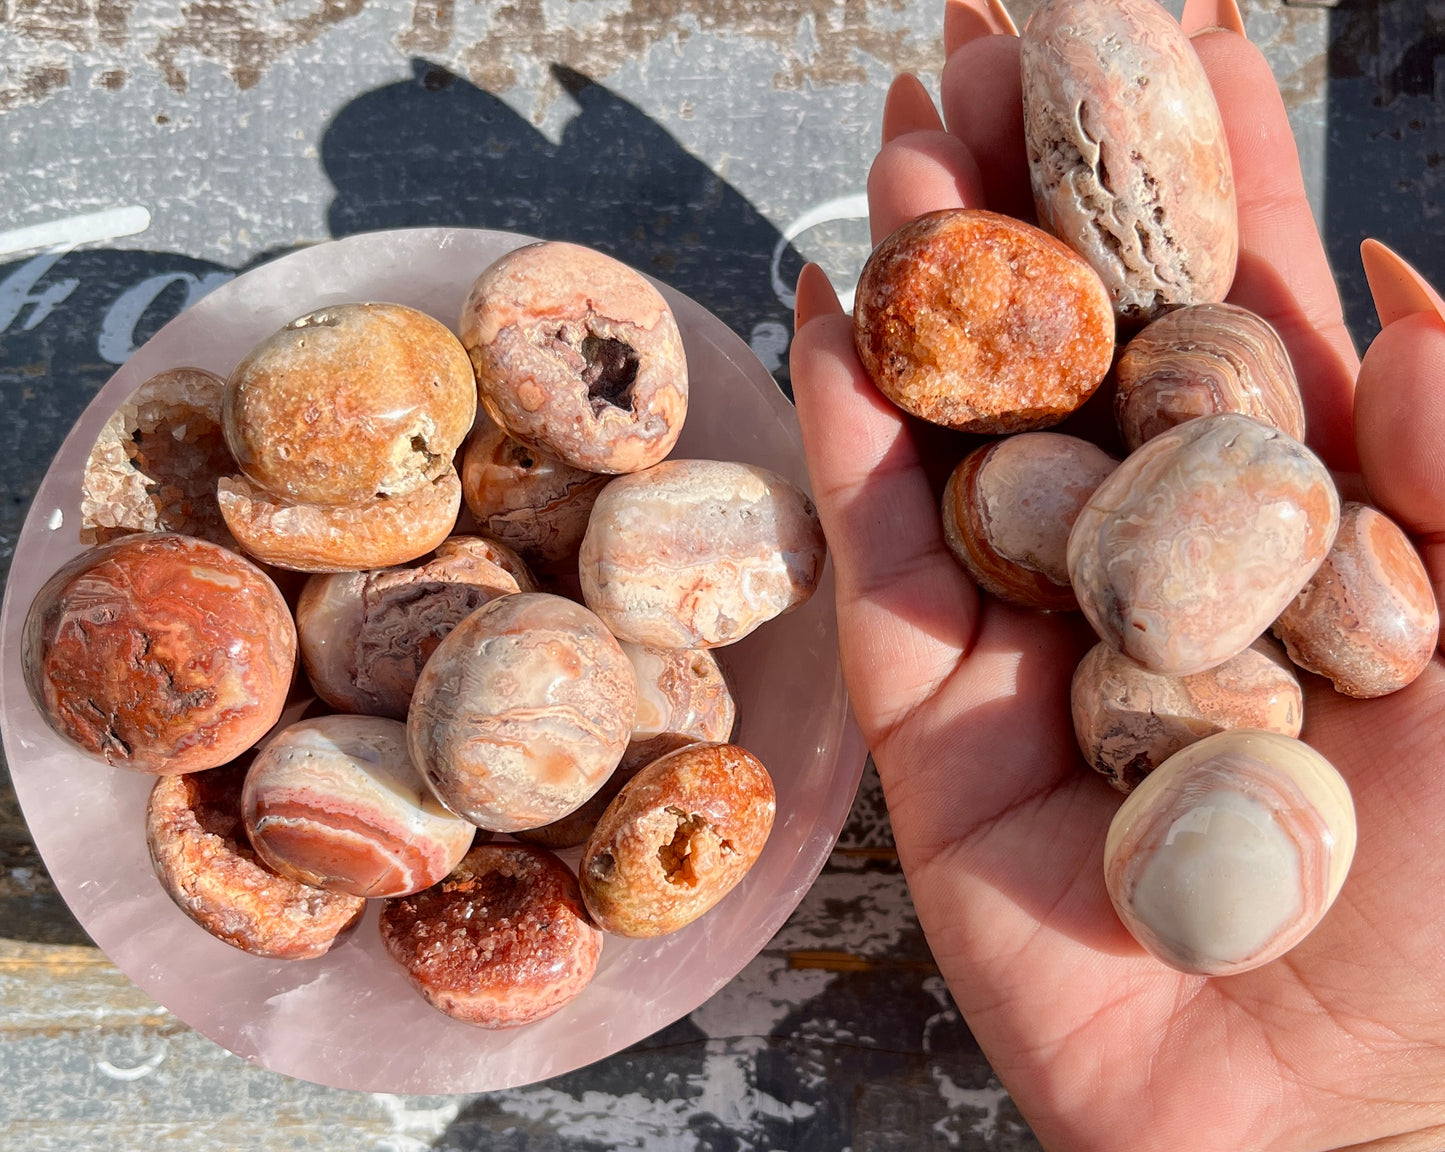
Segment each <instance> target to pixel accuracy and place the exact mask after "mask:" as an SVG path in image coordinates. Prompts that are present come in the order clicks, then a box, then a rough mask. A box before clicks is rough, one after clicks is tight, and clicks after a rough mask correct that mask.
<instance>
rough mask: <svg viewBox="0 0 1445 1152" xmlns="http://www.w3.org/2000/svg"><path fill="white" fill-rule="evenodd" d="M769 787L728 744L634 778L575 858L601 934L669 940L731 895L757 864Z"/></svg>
mask: <svg viewBox="0 0 1445 1152" xmlns="http://www.w3.org/2000/svg"><path fill="white" fill-rule="evenodd" d="M776 808H777V801H776V797H775V794H774V791H773V781H772V777H770V776H769V775H768V771H767V769H766V768H764V767H763V765H762V763H761V762H760V761H759V760H758V759H757V757H755V756H753V755H752V754H751V753H750V752H748V751H746V750H745V749H743V748H740V747H738V746H737V745H735V744H689V745H688V746H687V747H685V748H680V749H678V750H677V751H676V752H672V753H669V754H668V755H666V756H664V757H662V758H661V759H660V760H654V761H653V762H652V763H651V764H649V765H648V766H647V767H646V768H644V769H643V770H642V771H640V772H639V773H638V774H637V775H636V776H634V777H633V778H632V780H631V781H630V782H629V783H628V784H627V786H626V787H625V788H623V790H622V791H621V793H619V794H618V796H617V799H615V800H614V801H613V802H612V803H611V805H609V806H608V809H607V811H606V812H604V813H603V814H602V819H601V820H599V821H598V823H597V827H596V829H595V830H594V831H593V833H592V835H591V836H590V837H588V840H587V844H586V846H585V847H584V848H583V849H582V863H581V865H580V867H579V870H578V879H579V880H580V881H581V884H582V898H583V900H585V901H586V904H587V910H588V911H589V912H590V913H591V914H592V916H593V918H594V919H595V920H596V921H597V923H598V924H599V925H601V926H602V928H603V930H604V931H607V932H612V933H615V934H616V935H619V936H632V937H651V936H661V935H664V934H666V933H669V932H675V931H677V930H678V929H679V928H682V927H684V926H686V925H688V924H690V923H692V922H693V921H694V920H696V919H697V918H698V917H699V916H701V915H702V914H703V913H704V912H706V911H708V910H709V909H710V908H712V907H713V906H714V905H716V904H717V903H718V901H720V900H721V899H722V898H723V897H724V896H726V895H727V894H728V893H729V892H731V891H732V889H733V888H734V887H736V885H737V883H738V882H739V881H740V880H741V879H742V878H743V877H744V876H745V875H746V874H747V872H748V869H750V868H751V867H752V866H753V864H754V863H755V862H756V861H757V858H758V856H759V855H761V853H762V850H763V846H764V844H766V843H767V839H768V833H769V832H771V831H772V827H773V816H774V813H775V811H776Z"/></svg>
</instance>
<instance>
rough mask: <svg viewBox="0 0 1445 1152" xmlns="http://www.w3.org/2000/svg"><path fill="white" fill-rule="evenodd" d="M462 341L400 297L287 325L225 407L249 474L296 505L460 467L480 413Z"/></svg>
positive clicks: (367, 496)
mask: <svg viewBox="0 0 1445 1152" xmlns="http://www.w3.org/2000/svg"><path fill="white" fill-rule="evenodd" d="M476 408H477V394H476V383H475V381H474V380H473V379H472V373H471V365H470V364H469V363H468V361H467V355H466V352H465V351H464V350H463V348H462V346H461V344H460V343H459V342H458V340H457V338H456V337H455V336H453V335H452V333H451V332H450V331H449V330H448V329H447V327H446V325H444V324H442V323H441V322H440V321H437V320H434V319H432V318H431V317H430V316H428V315H426V314H425V313H422V312H418V311H417V310H416V309H414V308H407V307H404V306H403V305H400V304H337V305H333V306H331V307H329V308H322V309H318V310H317V311H315V312H310V313H308V314H307V315H305V316H301V317H299V318H297V319H295V320H293V321H291V323H289V324H287V325H286V326H285V327H284V328H282V329H281V331H279V332H277V333H275V334H274V335H273V336H271V337H270V338H269V339H267V340H265V341H263V342H262V343H261V344H259V345H257V346H256V348H254V349H253V350H252V351H251V352H250V353H249V354H247V356H246V357H245V359H243V360H242V361H241V362H240V363H239V364H238V365H236V367H235V369H234V370H233V371H232V372H231V375H230V378H229V379H228V380H227V381H226V388H225V392H224V394H223V397H222V403H221V422H222V426H223V428H224V429H225V434H226V443H227V445H229V447H230V449H231V454H232V455H233V456H235V458H236V462H237V463H238V464H239V465H240V467H241V471H242V472H243V473H244V474H245V475H246V476H247V477H248V478H249V479H250V480H251V481H252V482H253V483H255V484H256V485H258V486H259V487H261V488H264V489H266V490H267V491H268V492H270V493H273V494H274V495H275V496H277V497H280V498H283V499H284V500H285V501H288V502H295V503H303V504H318V505H323V506H333V505H355V504H359V503H362V502H363V501H367V500H373V499H375V498H376V497H395V496H402V495H405V494H406V493H408V492H413V491H415V490H416V489H418V488H422V487H425V486H426V485H428V484H430V483H432V482H433V481H435V480H436V479H437V478H438V477H440V476H441V475H442V474H443V473H445V472H447V471H448V470H449V469H450V468H451V465H452V457H453V455H454V454H455V453H456V450H457V449H458V448H460V447H461V445H462V441H463V440H464V439H465V438H466V435H467V432H468V430H469V429H470V428H471V426H472V417H473V415H474V414H475V413H476Z"/></svg>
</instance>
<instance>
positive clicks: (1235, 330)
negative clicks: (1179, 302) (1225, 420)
mask: <svg viewBox="0 0 1445 1152" xmlns="http://www.w3.org/2000/svg"><path fill="white" fill-rule="evenodd" d="M1114 385H1115V391H1114V415H1115V418H1116V419H1117V420H1118V423H1119V435H1120V436H1121V437H1122V438H1123V440H1124V444H1125V446H1126V447H1127V448H1128V449H1129V451H1130V452H1132V451H1134V449H1135V448H1137V447H1139V445H1140V444H1143V443H1144V441H1146V440H1149V439H1152V438H1153V437H1155V436H1157V435H1158V434H1159V433H1160V432H1163V431H1164V430H1165V429H1168V428H1172V427H1174V426H1175V425H1176V424H1182V423H1184V421H1186V420H1193V419H1194V418H1195V417H1198V416H1211V415H1213V414H1214V413H1216V412H1238V413H1240V414H1242V415H1244V416H1253V417H1254V418H1255V419H1256V420H1262V421H1263V422H1264V423H1266V424H1270V425H1272V426H1274V427H1275V428H1278V429H1279V430H1280V431H1281V432H1283V433H1285V434H1286V435H1287V436H1293V437H1294V438H1295V439H1296V440H1303V439H1304V438H1305V410H1304V400H1303V399H1302V398H1301V396H1300V390H1299V382H1298V381H1297V380H1296V379H1295V373H1294V365H1293V364H1292V363H1291V362H1290V358H1289V352H1288V351H1286V349H1285V346H1284V341H1282V340H1281V339H1280V338H1279V333H1277V332H1276V331H1275V330H1274V328H1273V327H1271V326H1270V324H1269V322H1268V321H1267V320H1264V319H1262V318H1261V317H1259V316H1256V315H1255V314H1254V313H1253V312H1251V311H1249V310H1248V309H1247V308H1240V307H1239V306H1238V305H1235V304H1193V305H1190V306H1188V307H1185V308H1176V309H1175V310H1174V311H1173V312H1166V313H1165V314H1164V315H1163V316H1161V317H1159V319H1157V320H1155V321H1154V322H1153V323H1151V324H1150V325H1149V326H1148V327H1146V328H1145V329H1144V330H1143V331H1142V332H1140V333H1139V334H1138V335H1137V336H1135V337H1134V339H1132V340H1130V341H1129V344H1128V346H1127V347H1126V348H1125V349H1124V354H1123V356H1121V357H1120V358H1119V363H1118V364H1117V365H1116V366H1115V368H1114Z"/></svg>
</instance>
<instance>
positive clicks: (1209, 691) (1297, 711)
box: [1070, 636, 1304, 792]
mask: <svg viewBox="0 0 1445 1152" xmlns="http://www.w3.org/2000/svg"><path fill="white" fill-rule="evenodd" d="M1070 707H1071V710H1072V712H1073V716H1074V735H1075V736H1076V737H1077V738H1078V741H1079V751H1080V752H1082V753H1083V754H1084V759H1085V761H1087V762H1088V764H1089V766H1090V767H1091V768H1093V769H1094V770H1095V771H1097V772H1099V773H1100V774H1101V775H1103V776H1104V778H1105V779H1107V780H1108V781H1109V783H1110V784H1112V785H1113V786H1114V787H1115V788H1117V789H1119V791H1121V792H1129V791H1131V790H1133V789H1134V788H1135V787H1136V786H1137V785H1138V783H1139V781H1141V780H1142V779H1144V777H1145V776H1147V775H1148V774H1149V773H1150V772H1152V771H1153V770H1154V769H1155V768H1157V767H1159V765H1160V764H1162V763H1164V761H1165V760H1167V759H1169V757H1170V756H1173V755H1174V753H1176V752H1178V751H1179V750H1180V749H1181V748H1184V747H1186V746H1187V745H1189V744H1193V743H1194V742H1195V741H1196V740H1202V739H1203V738H1204V737H1206V736H1212V735H1213V734H1214V733H1216V732H1224V731H1228V730H1230V729H1233V728H1261V729H1264V730H1265V731H1268V732H1278V733H1280V734H1281V735H1284V736H1298V735H1299V733H1300V727H1301V725H1302V724H1303V723H1304V693H1303V692H1302V691H1301V689H1300V683H1299V678H1298V677H1297V676H1296V675H1295V674H1294V670H1293V669H1292V668H1291V667H1290V663H1289V660H1288V659H1287V658H1286V656H1285V654H1284V649H1283V648H1281V647H1280V646H1279V644H1277V643H1276V642H1275V641H1273V640H1271V639H1270V638H1269V637H1267V636H1261V637H1260V638H1259V639H1258V640H1256V641H1255V642H1254V643H1253V644H1251V645H1250V646H1249V647H1248V648H1246V649H1245V650H1244V651H1243V652H1241V653H1240V654H1239V655H1238V656H1235V657H1233V658H1232V659H1229V660H1226V661H1225V662H1224V663H1223V664H1220V665H1218V666H1217V667H1214V668H1210V669H1209V670H1208V671H1205V672H1196V673H1195V674H1194V675H1193V676H1161V675H1160V674H1159V673H1157V672H1150V671H1149V670H1148V669H1146V668H1143V667H1141V666H1140V665H1138V664H1136V663H1134V661H1132V660H1130V659H1129V657H1127V656H1124V655H1121V654H1120V653H1118V652H1116V651H1114V649H1113V648H1111V647H1109V645H1107V644H1105V643H1103V642H1102V641H1101V642H1100V643H1098V644H1096V645H1094V647H1093V648H1091V649H1089V652H1088V654H1087V655H1086V656H1085V657H1084V658H1083V659H1082V660H1081V661H1079V666H1078V668H1076V669H1075V670H1074V679H1073V684H1072V686H1071V690H1070Z"/></svg>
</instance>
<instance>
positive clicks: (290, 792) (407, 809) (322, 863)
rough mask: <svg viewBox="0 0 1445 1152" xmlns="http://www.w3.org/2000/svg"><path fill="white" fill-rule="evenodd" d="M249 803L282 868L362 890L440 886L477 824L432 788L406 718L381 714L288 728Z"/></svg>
mask: <svg viewBox="0 0 1445 1152" xmlns="http://www.w3.org/2000/svg"><path fill="white" fill-rule="evenodd" d="M241 811H242V816H243V818H244V819H245V822H246V833H247V835H248V836H250V838H251V844H252V845H253V846H254V847H255V849H256V853H257V855H259V856H260V857H261V859H262V860H264V861H265V862H266V863H267V864H269V865H270V866H271V867H272V868H274V869H276V871H277V872H279V873H280V874H281V875H283V876H288V877H290V878H291V879H292V880H297V881H300V882H301V883H302V884H310V885H311V886H312V887H314V888H324V889H326V890H327V891H328V892H346V893H349V894H350V895H352V896H368V897H373V896H404V895H406V894H408V893H411V892H419V891H420V890H421V889H423V888H429V887H431V885H433V884H435V883H436V882H437V881H438V880H441V879H442V878H443V877H445V876H446V875H447V873H448V872H450V871H451V870H452V869H453V868H455V867H456V865H457V862H458V861H459V860H461V858H462V856H463V855H465V853H466V851H467V849H468V848H469V847H471V844H472V838H473V837H474V836H475V835H476V831H477V830H476V828H475V827H474V826H473V825H471V824H468V823H467V822H466V821H465V820H462V819H460V818H458V817H456V816H453V815H452V814H451V813H450V812H448V811H447V810H446V809H445V808H443V807H442V806H441V804H439V803H438V802H437V800H436V798H435V797H434V796H432V794H431V792H430V791H429V790H428V788H427V786H426V783H425V782H424V781H423V780H422V778H421V774H420V773H418V772H417V770H416V768H415V767H414V766H413V765H412V762H411V758H410V756H408V755H407V749H406V726H405V725H403V724H401V723H399V722H398V721H396V720H386V719H383V718H381V717H378V716H320V717H317V718H315V719H313V720H302V721H301V722H300V723H297V724H292V725H291V726H290V727H289V728H286V729H284V730H283V731H281V732H280V733H278V734H277V735H276V736H275V737H273V738H272V739H271V741H270V742H269V743H268V744H267V745H266V747H265V748H263V749H262V750H261V751H260V752H259V753H258V754H257V756H256V759H255V760H254V761H253V762H252V763H251V767H250V770H249V771H248V772H247V773H246V786H245V789H244V791H243V792H242V796H241Z"/></svg>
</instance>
